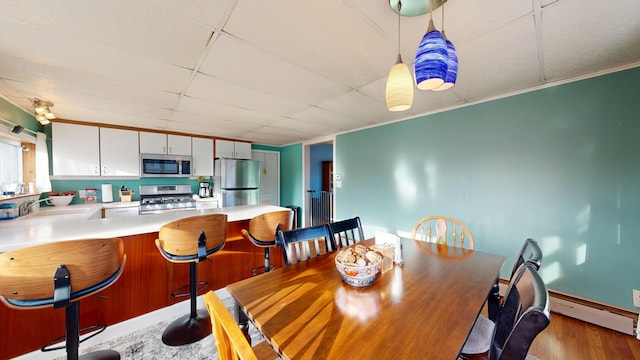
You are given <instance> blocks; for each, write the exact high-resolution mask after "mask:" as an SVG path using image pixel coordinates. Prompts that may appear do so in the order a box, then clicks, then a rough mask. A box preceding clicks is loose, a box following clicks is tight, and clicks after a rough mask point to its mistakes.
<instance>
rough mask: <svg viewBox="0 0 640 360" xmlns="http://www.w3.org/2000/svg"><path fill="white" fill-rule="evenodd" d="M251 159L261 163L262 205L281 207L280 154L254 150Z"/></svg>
mask: <svg viewBox="0 0 640 360" xmlns="http://www.w3.org/2000/svg"><path fill="white" fill-rule="evenodd" d="M251 159H252V160H256V161H258V162H260V203H261V204H271V205H276V206H280V153H278V152H275V151H262V150H254V151H253V152H252V156H251Z"/></svg>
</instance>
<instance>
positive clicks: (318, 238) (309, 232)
mask: <svg viewBox="0 0 640 360" xmlns="http://www.w3.org/2000/svg"><path fill="white" fill-rule="evenodd" d="M278 238H279V241H280V243H281V244H282V251H283V255H284V262H285V264H286V265H291V264H293V263H297V262H300V261H305V260H309V259H310V258H312V257H316V256H320V255H322V254H326V253H329V252H333V251H335V250H336V245H335V244H334V243H333V239H332V238H331V234H330V231H329V226H328V225H327V224H323V225H318V226H313V227H306V228H300V229H294V230H289V231H282V230H279V231H278Z"/></svg>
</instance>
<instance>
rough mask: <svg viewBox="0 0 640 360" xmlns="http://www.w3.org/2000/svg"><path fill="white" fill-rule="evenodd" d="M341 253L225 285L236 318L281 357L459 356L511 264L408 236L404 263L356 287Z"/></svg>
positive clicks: (498, 258) (450, 359) (370, 242)
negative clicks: (346, 276) (338, 259)
mask: <svg viewBox="0 0 640 360" xmlns="http://www.w3.org/2000/svg"><path fill="white" fill-rule="evenodd" d="M373 242H374V240H372V239H370V240H367V241H366V242H365V244H367V245H372V244H373ZM335 254H336V253H329V254H326V255H323V256H320V257H316V258H312V259H310V260H307V261H303V262H300V263H297V264H294V265H291V266H287V267H284V268H279V269H275V270H273V271H270V272H268V273H264V274H262V275H259V276H255V277H252V278H248V279H245V280H242V281H239V282H236V283H233V284H230V285H228V286H227V289H228V291H229V293H231V295H232V296H233V298H234V299H235V300H236V302H237V304H238V307H239V310H241V311H239V312H238V314H239V321H240V322H242V321H243V319H245V316H246V317H248V318H249V319H250V320H251V321H252V322H253V324H254V325H255V326H256V327H257V328H258V330H259V331H260V332H262V334H263V335H264V337H265V338H266V340H267V341H269V342H270V343H271V345H272V346H273V348H274V349H275V350H276V351H278V352H279V353H280V355H281V356H282V358H283V359H403V360H405V359H447V360H453V359H456V358H457V356H458V354H459V352H460V350H461V348H462V346H463V344H464V342H465V339H466V338H467V335H468V334H469V332H470V330H471V328H472V327H473V324H474V322H475V320H476V318H477V316H478V314H479V313H480V312H481V310H482V308H483V306H484V304H485V301H486V300H487V296H488V295H489V293H490V292H491V290H492V287H493V284H494V283H495V281H496V279H497V278H498V276H499V272H500V269H501V267H502V265H503V263H504V260H505V258H504V257H503V256H499V255H493V254H488V253H484V252H480V251H473V250H461V249H458V248H452V247H448V246H445V245H436V244H433V243H428V242H423V241H419V240H411V239H402V254H403V260H404V264H403V265H394V266H393V268H392V269H390V270H388V271H386V272H384V273H380V274H379V275H378V277H377V278H376V280H375V282H374V284H373V285H371V286H368V287H363V288H357V287H352V286H350V285H347V284H346V283H345V282H344V281H342V277H341V275H340V273H339V272H338V271H337V269H336V266H335V260H334V258H335Z"/></svg>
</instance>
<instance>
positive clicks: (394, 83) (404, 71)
mask: <svg viewBox="0 0 640 360" xmlns="http://www.w3.org/2000/svg"><path fill="white" fill-rule="evenodd" d="M385 98H386V100H387V109H389V111H403V110H407V109H409V108H411V106H412V105H413V79H412V78H411V71H409V67H408V66H407V64H405V63H403V62H402V57H401V56H400V54H398V60H397V62H396V64H395V65H393V66H392V67H391V71H389V77H387V88H386V96H385Z"/></svg>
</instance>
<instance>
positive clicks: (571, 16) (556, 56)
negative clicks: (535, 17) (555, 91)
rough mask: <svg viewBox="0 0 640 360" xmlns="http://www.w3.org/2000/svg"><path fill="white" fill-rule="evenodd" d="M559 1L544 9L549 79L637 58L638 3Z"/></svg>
mask: <svg viewBox="0 0 640 360" xmlns="http://www.w3.org/2000/svg"><path fill="white" fill-rule="evenodd" d="M582 6H584V4H583V1H580V0H562V1H559V2H558V3H556V4H553V5H552V6H549V7H547V8H545V9H544V10H543V13H542V21H543V28H544V40H543V43H544V55H545V57H544V66H545V74H546V76H547V79H548V80H558V79H565V78H568V77H571V76H575V75H579V74H584V73H586V72H595V71H599V70H602V69H605V68H607V67H611V66H618V65H623V64H627V63H630V62H633V61H637V60H638V59H639V58H640V1H637V0H620V1H616V2H609V1H606V2H603V1H589V4H588V6H584V9H583V10H582V11H579V12H576V11H575V9H576V7H582Z"/></svg>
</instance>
